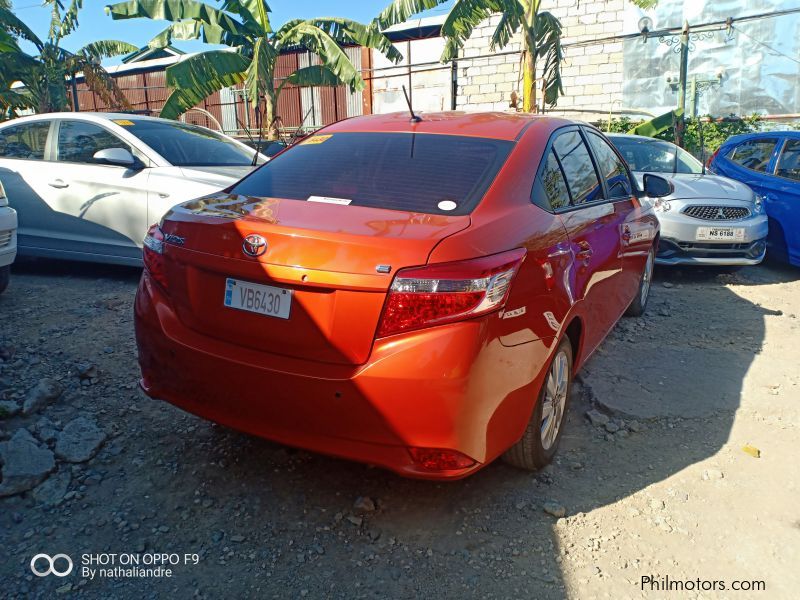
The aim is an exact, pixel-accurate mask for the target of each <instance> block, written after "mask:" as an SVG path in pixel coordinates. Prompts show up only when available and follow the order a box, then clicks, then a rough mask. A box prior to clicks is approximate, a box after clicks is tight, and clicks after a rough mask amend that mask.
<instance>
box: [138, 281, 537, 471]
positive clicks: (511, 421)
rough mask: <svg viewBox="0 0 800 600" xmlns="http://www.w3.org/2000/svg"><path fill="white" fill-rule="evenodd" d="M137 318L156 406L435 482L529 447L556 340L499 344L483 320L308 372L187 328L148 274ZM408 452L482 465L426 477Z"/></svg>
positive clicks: (388, 343) (297, 363) (396, 340)
mask: <svg viewBox="0 0 800 600" xmlns="http://www.w3.org/2000/svg"><path fill="white" fill-rule="evenodd" d="M135 313H136V339H137V344H138V347H139V363H140V366H141V369H142V387H143V389H144V390H145V392H146V393H147V394H148V395H149V396H151V397H154V398H159V399H163V400H166V401H168V402H170V403H172V404H174V405H176V406H178V407H180V408H182V409H184V410H186V411H188V412H191V413H194V414H196V415H198V416H201V417H203V418H206V419H209V420H212V421H215V422H218V423H220V424H223V425H226V426H228V427H231V428H234V429H238V430H241V431H244V432H247V433H250V434H253V435H257V436H260V437H264V438H267V439H271V440H274V441H277V442H280V443H283V444H287V445H290V446H297V447H301V448H305V449H308V450H312V451H315V452H321V453H325V454H330V455H334V456H339V457H342V458H347V459H352V460H357V461H360V462H366V463H371V464H376V465H380V466H383V467H385V468H388V469H390V470H392V471H395V472H397V473H399V474H401V475H404V476H410V477H419V478H428V479H456V478H460V477H464V476H466V475H469V474H470V473H472V472H474V471H476V470H478V469H480V468H481V467H482V466H484V465H485V464H487V463H488V462H490V461H491V460H493V459H494V458H496V457H497V456H498V455H499V454H501V453H502V452H503V451H504V450H506V449H507V448H508V447H509V446H511V445H512V444H513V443H514V442H515V441H516V440H518V439H519V438H520V437H521V435H522V433H523V430H524V428H525V426H526V424H527V422H528V420H529V418H530V414H531V411H532V410H533V406H534V402H535V398H536V396H537V391H538V389H539V386H540V385H541V379H542V378H543V373H542V371H544V369H543V365H545V364H547V360H548V357H549V354H550V352H551V351H552V340H548V341H537V342H530V343H526V344H521V345H520V346H515V347H510V348H509V347H505V346H503V345H502V344H500V343H499V341H497V340H494V341H492V340H491V339H490V336H489V334H488V330H489V329H490V327H489V325H488V323H487V321H486V319H483V320H475V321H467V322H463V323H456V324H452V325H446V326H441V327H436V328H431V329H428V330H423V331H419V332H412V333H409V334H405V335H401V336H394V337H392V338H387V339H385V340H378V341H377V342H376V343H375V345H374V347H373V349H372V352H371V354H370V357H369V359H368V361H367V363H366V364H364V365H356V366H350V365H333V364H326V363H314V362H310V361H303V360H300V359H296V358H290V357H285V356H280V355H277V354H272V353H267V352H260V351H256V350H250V349H247V348H242V347H238V346H235V345H233V344H230V343H228V342H224V341H221V340H216V339H212V338H209V337H207V336H203V335H201V334H198V333H197V332H194V331H192V330H190V329H188V328H186V327H185V326H184V325H183V324H182V323H181V322H180V321H179V319H178V318H177V317H176V315H175V313H174V311H173V309H172V307H171V306H170V303H169V300H168V299H167V298H166V297H165V295H164V293H163V292H162V291H161V290H160V288H158V287H157V286H156V285H155V284H153V283H152V282H151V281H150V279H149V276H148V275H147V273H146V272H145V273H144V274H143V276H142V280H141V282H140V285H139V290H138V293H137V297H136V303H135ZM265 318H268V317H265ZM411 447H415V448H439V449H446V450H455V451H457V452H460V453H461V454H464V455H466V456H467V457H469V458H471V459H473V460H474V461H475V464H474V465H472V466H470V467H468V468H465V469H461V470H453V471H435V472H431V471H426V470H424V469H422V468H420V467H418V466H417V465H416V464H415V463H414V462H413V461H412V458H411V454H410V452H409V450H408V449H409V448H411Z"/></svg>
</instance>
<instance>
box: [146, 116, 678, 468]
mask: <svg viewBox="0 0 800 600" xmlns="http://www.w3.org/2000/svg"><path fill="white" fill-rule="evenodd" d="M647 177H648V178H647V180H646V182H645V188H646V189H645V190H644V192H638V191H637V189H636V187H635V185H636V184H635V183H634V180H633V178H632V177H631V175H630V173H629V171H628V168H627V166H626V165H625V163H624V161H623V160H622V159H621V158H620V156H619V155H618V154H617V152H616V151H615V150H614V148H613V147H612V146H611V145H610V144H609V143H608V141H607V140H606V139H605V137H603V135H602V134H601V133H600V132H599V131H598V130H596V129H594V128H593V127H590V126H588V125H582V124H577V123H573V122H570V121H567V120H562V119H556V118H546V117H533V116H529V115H512V114H503V113H492V114H463V113H442V114H430V115H423V116H422V120H421V121H416V120H413V119H409V116H408V114H392V115H377V116H369V117H360V118H354V119H349V120H346V121H342V122H339V123H337V124H335V125H331V126H329V127H327V128H325V129H323V130H321V131H320V132H318V133H317V134H315V135H313V136H311V137H309V138H306V139H305V140H304V141H303V142H302V143H300V144H299V145H297V146H294V147H292V148H290V149H288V150H286V151H285V152H283V153H282V154H280V155H278V156H277V157H276V158H274V159H273V160H272V161H270V162H269V163H267V164H266V165H264V166H263V167H261V168H260V169H258V170H257V171H255V172H254V173H252V174H251V175H249V176H248V177H246V178H245V179H243V180H242V181H240V182H239V183H238V184H235V185H234V186H233V187H232V188H230V189H228V190H226V191H225V192H221V193H218V194H214V195H211V196H209V197H205V198H202V199H199V200H196V201H191V202H188V203H184V204H181V205H178V206H176V207H175V208H174V209H172V210H171V211H170V212H169V213H168V214H167V215H166V216H165V217H164V218H163V220H162V222H161V223H160V224H159V225H154V226H153V227H152V228H151V229H150V231H149V232H148V235H147V238H146V239H145V249H144V262H145V266H146V268H145V271H144V273H143V275H142V279H141V282H140V284H139V289H138V292H137V296H136V306H135V312H136V339H137V342H138V346H139V362H140V364H141V369H142V380H141V385H142V387H143V388H144V390H145V392H146V393H147V394H148V395H150V396H152V397H154V398H161V399H164V400H166V401H168V402H171V403H173V404H175V405H177V406H179V407H181V408H183V409H185V410H187V411H190V412H192V413H195V414H197V415H200V416H202V417H204V418H207V419H210V420H213V421H216V422H218V423H221V424H224V425H227V426H230V427H233V428H235V429H239V430H242V431H246V432H249V433H251V434H255V435H258V436H262V437H265V438H269V439H272V440H276V441H278V442H281V443H284V444H288V445H292V446H298V447H301V448H306V449H309V450H313V451H317V452H323V453H326V454H332V455H336V456H340V457H345V458H349V459H354V460H358V461H363V462H367V463H372V464H377V465H381V466H383V467H386V468H389V469H391V470H393V471H395V472H397V473H399V474H401V475H406V476H412V477H423V478H431V479H445V478H458V477H463V476H465V475H468V474H470V473H473V472H475V471H476V470H478V469H480V468H481V467H483V466H485V465H486V464H488V463H489V462H491V461H492V460H494V459H495V458H497V457H498V456H500V455H505V457H506V459H507V460H508V461H509V462H511V463H512V464H515V465H518V466H521V467H525V468H538V467H542V466H544V465H545V464H547V463H548V462H549V461H550V460H551V458H552V456H553V454H554V453H555V451H556V448H557V446H558V443H559V439H560V436H561V432H562V429H563V427H562V425H563V420H564V414H565V411H566V410H567V406H568V403H569V390H570V382H571V379H572V376H573V374H574V372H575V371H576V370H577V369H578V368H580V366H581V365H582V364H583V363H584V362H585V361H586V359H587V357H589V355H590V354H591V353H592V352H593V351H594V350H595V349H596V348H597V346H598V345H599V344H600V343H601V342H602V341H603V339H604V338H605V336H606V335H607V334H608V332H609V330H610V329H611V328H612V327H613V326H614V324H615V323H616V321H617V320H618V319H619V318H620V316H622V314H623V313H625V311H626V310H627V311H628V312H629V313H630V314H634V315H635V314H641V313H642V312H643V310H644V308H645V304H646V302H647V295H648V291H649V287H650V278H651V274H652V269H653V258H654V248H655V247H656V246H657V243H658V232H659V229H658V221H657V219H656V217H655V215H654V214H653V212H652V210H651V209H650V208H647V207H648V206H649V204H648V203H647V202H645V203H640V201H639V198H640V197H643V196H644V195H649V196H651V197H656V196H660V195H665V194H668V193H669V192H670V185H669V183H668V182H666V181H665V180H663V179H661V178H659V177H657V176H647Z"/></svg>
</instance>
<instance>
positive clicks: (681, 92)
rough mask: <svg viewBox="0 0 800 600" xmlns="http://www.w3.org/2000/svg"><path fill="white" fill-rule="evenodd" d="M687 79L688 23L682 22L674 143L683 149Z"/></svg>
mask: <svg viewBox="0 0 800 600" xmlns="http://www.w3.org/2000/svg"><path fill="white" fill-rule="evenodd" d="M688 77H689V22H688V21H684V22H683V31H682V32H681V70H680V80H679V81H678V108H679V109H681V115H680V116H679V117H678V122H677V123H676V124H675V143H676V144H677V145H678V146H680V147H681V148H683V134H684V130H685V129H686V122H685V121H684V116H683V115H684V114H685V112H686V80H687V79H688Z"/></svg>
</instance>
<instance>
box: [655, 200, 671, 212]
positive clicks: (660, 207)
mask: <svg viewBox="0 0 800 600" xmlns="http://www.w3.org/2000/svg"><path fill="white" fill-rule="evenodd" d="M653 208H654V209H655V210H656V212H669V211H670V210H671V209H672V205H671V204H670V203H669V200H664V198H657V199H656V201H655V202H654V203H653Z"/></svg>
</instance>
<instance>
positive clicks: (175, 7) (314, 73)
mask: <svg viewBox="0 0 800 600" xmlns="http://www.w3.org/2000/svg"><path fill="white" fill-rule="evenodd" d="M106 12H107V13H108V14H110V15H111V17H112V18H113V19H134V18H140V17H145V18H149V19H161V20H165V21H170V22H171V24H170V25H169V26H168V27H167V28H166V29H165V30H164V31H162V32H161V33H160V34H158V35H157V36H156V37H155V38H153V39H152V40H151V41H150V46H151V47H156V48H158V47H164V46H166V45H167V44H169V43H171V41H172V40H175V39H177V40H190V39H199V40H202V41H204V42H207V43H211V44H224V45H226V46H230V49H223V50H210V51H207V52H202V53H199V54H194V55H191V56H189V57H188V58H185V59H183V60H181V61H180V62H178V63H176V64H174V65H172V66H170V67H169V68H168V69H167V73H166V78H167V85H169V87H171V88H172V92H171V93H170V95H169V97H168V98H167V102H166V104H165V105H164V108H163V109H162V110H161V116H162V117H165V118H170V119H174V118H177V117H178V116H179V115H180V114H182V113H183V112H185V111H187V110H189V109H190V108H192V107H193V106H196V105H197V104H198V103H199V102H201V101H202V100H203V99H204V98H206V97H207V96H209V95H210V94H212V93H213V92H215V91H217V90H219V89H221V88H224V87H229V86H233V85H238V84H241V83H244V87H245V90H246V94H247V98H248V100H249V101H250V103H251V104H252V105H253V106H254V107H256V108H260V107H261V106H262V104H261V103H262V102H263V119H262V122H263V123H266V124H267V126H268V127H269V129H268V135H271V134H272V133H273V132H272V123H273V121H274V118H275V109H276V107H277V103H278V97H279V96H280V94H281V92H282V91H283V89H284V87H285V86H286V85H290V84H291V85H300V86H329V85H341V84H345V85H347V86H349V87H350V89H351V90H352V91H360V90H362V89H364V81H363V79H362V77H361V74H360V73H359V71H358V69H356V67H355V66H354V65H353V63H352V62H351V61H350V59H349V58H348V57H347V54H346V53H345V52H344V50H343V49H342V45H345V44H355V45H358V46H364V47H367V48H375V49H377V50H379V51H381V52H382V53H383V54H384V55H385V56H386V57H387V58H389V59H390V60H392V61H394V62H398V61H399V60H400V59H401V58H402V56H401V55H400V53H399V52H398V51H397V50H396V49H395V48H394V47H393V46H392V44H391V42H390V41H389V39H388V38H387V37H386V36H384V35H383V34H382V33H381V32H380V29H379V28H378V26H377V24H376V23H371V24H369V25H363V24H361V23H358V22H356V21H351V20H349V19H341V18H335V17H324V18H317V19H295V20H292V21H289V22H287V23H285V24H284V25H282V26H281V27H279V28H278V29H277V30H273V27H272V24H271V23H270V19H269V13H270V12H271V11H270V8H269V6H268V5H267V3H266V1H265V0H225V1H224V3H223V5H222V7H221V8H220V9H217V8H214V7H212V6H209V5H208V4H204V3H203V2H198V1H196V0H130V1H129V2H121V3H119V4H113V5H111V6H107V7H106ZM298 47H299V48H305V49H307V50H309V51H311V52H312V53H314V54H315V55H316V56H317V57H318V58H319V61H320V64H318V65H312V66H308V67H302V68H299V69H297V70H295V71H294V72H292V73H291V74H289V76H288V77H286V78H285V79H283V80H282V81H279V82H277V85H276V80H275V67H276V64H277V62H278V57H279V55H280V53H281V51H282V50H286V49H291V48H298Z"/></svg>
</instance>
